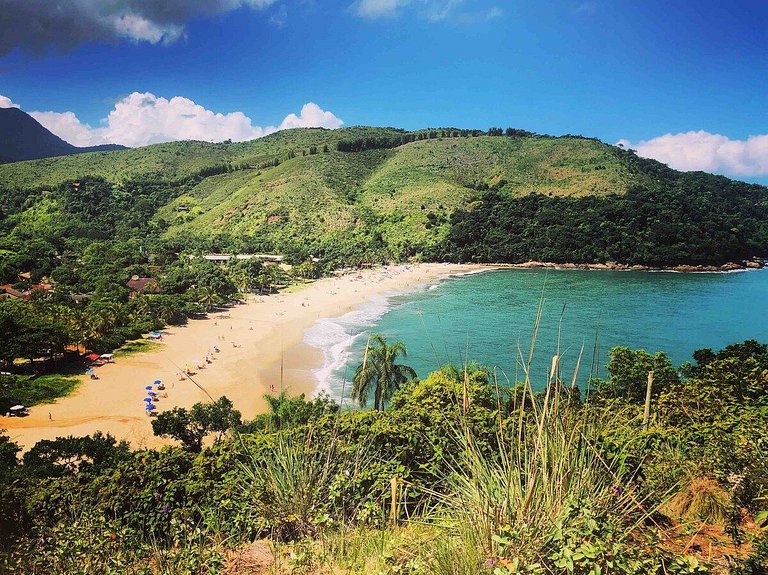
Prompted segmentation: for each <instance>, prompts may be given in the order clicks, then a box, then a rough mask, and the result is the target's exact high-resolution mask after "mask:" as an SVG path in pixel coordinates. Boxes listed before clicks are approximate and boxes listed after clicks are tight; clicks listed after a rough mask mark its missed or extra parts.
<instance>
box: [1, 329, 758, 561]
mask: <svg viewBox="0 0 768 575" xmlns="http://www.w3.org/2000/svg"><path fill="white" fill-rule="evenodd" d="M694 360H695V361H694V363H692V364H687V365H685V366H683V367H682V368H680V369H675V368H674V367H672V366H671V365H670V364H669V362H668V360H667V359H666V356H665V355H664V354H656V355H649V354H647V353H645V352H643V351H634V350H627V349H622V348H620V349H616V350H614V351H613V353H612V357H611V363H610V364H609V367H610V369H609V378H608V379H607V380H605V381H601V382H594V384H595V385H594V386H593V388H592V389H591V392H590V393H589V394H588V395H587V394H583V395H584V399H581V398H580V395H581V394H579V393H578V391H577V390H575V389H571V388H569V387H567V386H566V385H564V384H563V383H562V382H561V381H560V380H559V378H558V377H557V375H556V374H553V375H552V377H551V378H550V381H549V382H548V383H547V385H546V387H545V388H544V391H542V392H538V393H535V392H534V391H533V389H532V387H531V385H530V382H521V384H520V385H518V386H517V387H514V388H512V389H503V388H500V387H498V386H497V385H496V382H495V381H493V379H492V377H491V375H490V372H489V371H487V370H484V369H482V368H479V367H471V366H468V367H467V368H464V369H456V368H452V367H447V368H444V369H442V370H440V371H438V372H435V373H433V374H431V375H430V376H429V377H427V378H426V379H424V380H422V381H417V380H413V381H411V382H408V383H406V384H404V385H403V386H402V387H401V389H400V390H399V391H397V392H396V393H395V394H394V395H393V397H392V400H391V404H390V406H389V409H387V410H385V411H378V410H362V411H352V410H339V409H338V407H337V406H335V405H334V404H333V402H331V401H330V400H328V399H327V398H319V399H317V400H313V401H307V400H304V399H303V398H297V399H289V398H287V397H285V396H281V397H280V398H274V401H273V402H272V407H273V413H272V414H266V415H263V416H259V417H258V418H257V419H256V420H254V421H253V422H247V423H245V424H239V417H237V414H235V413H234V412H232V406H231V404H229V403H228V402H227V401H226V400H220V401H219V402H217V406H218V407H216V408H215V409H212V410H208V409H207V408H205V409H204V408H203V407H202V406H200V407H197V408H195V409H193V410H192V411H193V412H194V411H195V410H197V411H199V413H198V415H199V417H198V416H194V417H191V419H185V418H184V417H180V418H179V419H178V421H177V422H176V426H177V427H174V429H176V430H177V431H179V430H180V429H181V427H183V426H184V425H186V424H189V425H192V426H195V425H198V423H199V422H198V423H196V421H198V420H200V421H203V420H205V421H208V422H209V423H211V424H212V425H213V426H212V427H210V429H211V430H214V431H217V432H218V431H220V429H221V427H219V424H220V423H225V425H224V426H225V427H230V431H229V434H228V436H227V437H219V438H218V439H216V440H215V441H214V443H213V444H212V445H210V444H209V445H210V446H209V447H206V448H203V449H202V450H201V451H199V452H198V443H197V440H195V441H191V442H187V441H184V443H183V445H182V447H168V448H164V449H161V450H140V451H135V452H134V451H130V450H129V449H128V447H127V446H126V445H124V444H119V443H117V442H116V441H115V440H114V438H111V437H109V436H101V435H97V436H93V437H91V438H68V439H59V440H57V441H54V442H41V444H38V445H37V446H36V447H35V448H33V449H32V450H30V451H29V452H27V453H26V454H24V457H23V463H21V462H20V461H19V460H18V453H17V448H16V447H15V446H14V444H13V443H12V442H10V441H8V440H7V438H5V439H3V440H2V442H0V465H2V468H1V469H0V474H1V476H2V483H1V484H0V485H1V487H0V507H1V509H0V510H1V511H2V513H0V518H1V519H0V521H2V522H3V523H2V525H0V534H2V536H3V540H2V547H3V549H4V550H5V554H4V555H3V569H5V570H6V571H7V572H14V573H46V574H48V573H52V574H56V573H61V574H64V573H105V574H106V573H142V574H149V573H190V574H191V573H194V574H198V573H224V572H226V573H230V574H231V573H248V572H252V571H247V570H245V568H244V567H243V568H242V570H240V571H238V567H237V565H238V563H237V562H236V561H234V559H233V558H232V557H233V555H232V551H231V550H232V549H235V548H239V547H240V546H242V545H248V544H249V542H251V541H254V540H255V539H257V538H263V537H266V538H268V539H269V541H271V543H270V545H271V547H268V555H269V564H270V565H269V566H268V567H266V568H265V569H266V570H265V571H262V572H268V573H275V574H277V573H280V574H282V573H289V572H291V573H318V574H319V573H370V572H381V573H389V574H400V573H410V574H413V575H419V574H424V575H426V574H433V573H437V574H466V575H470V574H472V575H476V574H483V573H485V574H488V575H510V574H513V573H529V574H540V575H550V574H556V575H569V574H598V573H606V574H607V573H614V574H637V575H640V574H663V573H675V574H683V573H727V572H730V573H733V574H736V575H747V574H751V575H758V574H761V573H765V572H766V571H765V570H766V568H768V565H767V564H766V552H765V550H766V548H768V543H767V541H768V536H767V535H766V534H765V533H762V534H761V523H762V521H763V519H762V518H763V517H764V514H763V515H761V511H763V510H765V509H766V507H768V502H767V501H766V496H767V495H768V467H767V466H768V458H766V451H767V450H768V445H766V436H765V429H766V426H767V425H768V346H765V345H761V344H758V343H756V342H752V341H750V342H744V343H742V344H737V345H733V346H729V347H727V348H725V349H723V350H721V351H717V352H714V351H712V350H701V351H699V352H697V353H696V354H695V356H694ZM649 366H653V368H654V369H655V370H657V371H658V372H659V373H663V372H664V370H667V369H668V370H671V371H670V372H669V373H670V374H674V375H675V376H676V377H674V378H665V379H663V380H660V382H659V386H658V388H656V389H655V390H654V391H653V393H652V394H651V398H652V402H651V405H652V409H651V415H650V417H649V418H647V419H646V418H644V416H643V405H642V404H643V402H644V398H643V399H641V400H639V401H638V399H637V394H636V393H635V392H634V389H635V388H636V387H637V385H638V384H639V382H640V381H641V380H642V379H643V378H644V376H645V375H647V373H646V370H647V369H648V367H649ZM278 414H279V415H278ZM179 415H185V416H191V412H187V413H186V414H179ZM209 416H213V419H210V418H209ZM206 418H209V419H206ZM156 431H157V432H167V431H168V428H164V429H163V430H156ZM178 437H179V439H182V440H184V437H185V436H184V435H183V433H179V435H178ZM395 524H397V526H395ZM261 545H262V548H263V545H264V544H261ZM248 549H251V548H250V547H249V548H248ZM269 549H271V550H269ZM225 569H227V571H225Z"/></svg>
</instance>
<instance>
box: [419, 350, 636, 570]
mask: <svg viewBox="0 0 768 575" xmlns="http://www.w3.org/2000/svg"><path fill="white" fill-rule="evenodd" d="M526 372H527V370H526ZM557 372H558V361H557V356H556V357H555V359H554V360H553V365H552V370H551V377H550V381H549V385H548V386H547V389H546V391H545V392H544V394H540V395H536V394H534V392H533V390H532V387H531V385H530V382H529V381H528V380H526V383H525V386H524V396H523V397H522V400H521V401H519V402H517V404H516V405H515V407H514V410H513V412H512V414H511V417H509V418H508V419H507V421H506V422H504V423H505V425H500V426H499V429H498V441H497V446H496V447H495V448H492V449H489V448H487V447H486V446H483V445H481V444H480V443H479V442H477V441H476V440H475V438H474V437H473V435H472V433H471V432H470V431H469V429H468V428H461V429H455V430H454V433H455V434H456V436H457V441H458V442H459V445H460V450H459V455H458V456H457V457H455V458H453V459H452V460H449V461H446V467H447V468H448V469H449V470H450V476H449V478H448V482H447V489H446V490H445V492H443V493H435V494H434V496H435V501H436V504H435V505H434V507H433V509H432V511H431V513H430V515H429V517H428V519H429V521H431V522H432V523H434V524H437V525H439V526H441V527H442V528H444V529H446V533H448V534H449V538H448V539H446V540H444V541H443V542H442V543H441V545H438V546H437V547H436V553H435V555H434V559H435V561H436V569H437V571H436V572H439V573H451V574H454V575H456V574H465V573H466V574H469V573H481V572H483V571H484V570H488V572H490V566H492V565H493V564H494V563H495V562H498V561H502V562H504V564H505V565H507V564H510V565H511V564H512V563H511V562H515V564H520V565H546V564H549V565H553V564H554V563H556V562H557V559H555V558H556V557H557V556H558V553H559V552H561V551H562V550H563V549H564V548H565V547H566V546H567V543H566V539H568V538H569V537H572V536H573V537H572V538H573V539H575V540H577V539H579V538H581V539H582V540H584V541H586V540H589V539H590V538H593V537H605V538H607V539H611V540H613V539H614V538H615V536H616V534H617V533H619V532H620V533H621V535H619V536H618V539H623V538H626V537H629V536H631V535H632V532H633V529H634V527H636V526H637V525H638V524H639V521H641V520H642V519H644V518H646V517H648V511H647V510H646V509H644V507H643V504H642V502H641V501H639V500H638V499H637V496H636V494H635V493H634V492H633V490H632V489H631V488H629V487H628V486H627V484H626V482H625V481H624V478H625V477H627V476H628V475H627V474H628V473H630V472H631V470H629V469H627V468H626V457H625V454H623V453H621V452H619V453H614V454H612V455H611V456H606V455H605V454H603V453H602V452H601V450H600V442H601V437H602V432H603V430H604V429H605V428H606V425H607V422H605V421H595V420H592V419H590V417H589V412H588V411H587V410H583V409H580V408H579V407H577V406H574V405H573V404H572V403H571V402H570V401H568V398H569V396H570V393H569V390H568V389H567V388H566V387H565V386H563V384H562V382H561V381H560V379H559V377H558V375H557ZM602 543H605V541H603V542H602ZM597 554H599V551H598V552H597ZM595 559H596V560H599V559H598V558H597V557H596V558H595ZM566 562H567V560H566ZM441 566H442V567H441ZM510 572H514V571H510ZM554 572H557V571H554ZM617 572H618V571H617Z"/></svg>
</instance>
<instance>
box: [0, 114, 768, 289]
mask: <svg viewBox="0 0 768 575" xmlns="http://www.w3.org/2000/svg"><path fill="white" fill-rule="evenodd" d="M0 190H2V194H1V195H0V275H2V276H3V277H4V278H6V279H7V278H9V277H12V276H13V275H14V274H15V273H17V272H18V271H28V270H29V268H34V270H36V273H37V274H51V273H52V272H54V271H55V269H56V268H60V267H62V265H64V264H63V263H62V262H63V261H64V260H62V255H63V254H64V253H70V254H82V253H83V250H85V249H86V248H87V247H88V246H89V245H91V244H92V243H94V242H111V243H114V242H122V243H125V242H132V244H131V245H132V246H133V247H132V248H130V251H131V253H132V254H133V255H132V256H130V257H129V254H127V253H126V257H129V259H131V258H132V260H131V261H132V262H133V263H136V264H143V263H147V261H148V258H149V257H150V255H158V254H173V253H182V252H191V251H196V250H217V251H233V252H240V253H243V252H248V251H256V252H267V251H269V252H279V253H283V254H285V255H286V256H287V258H288V261H293V262H301V261H306V260H307V259H308V258H309V257H310V256H315V257H317V258H320V260H321V262H322V263H323V264H324V265H326V266H328V267H331V266H335V265H339V264H356V263H360V262H361V261H383V260H390V261H391V260H400V261H403V260H407V259H409V258H417V259H425V260H448V261H485V262H522V261H527V260H542V261H554V262H574V263H597V262H605V261H618V262H621V263H627V264H642V265H649V266H669V265H676V264H722V263H724V262H727V261H735V260H744V259H748V258H752V257H763V256H766V255H768V188H766V187H764V186H759V185H754V184H746V183H742V182H736V181H733V180H729V179H728V178H724V177H721V176H713V175H710V174H705V173H701V172H690V173H681V172H677V171H675V170H672V169H670V168H668V167H666V166H665V165H663V164H660V163H659V162H656V161H653V160H646V159H642V158H639V157H638V156H637V155H636V154H635V153H634V152H633V151H631V150H624V149H622V148H620V147H616V146H611V145H607V144H605V143H602V142H600V141H598V140H596V139H589V138H583V137H580V136H561V137H551V136H541V135H535V134H531V133H529V132H525V131H523V130H515V129H507V130H506V131H503V130H501V129H498V128H493V129H491V130H489V131H488V132H483V131H479V130H459V129H454V128H438V129H431V130H422V131H417V132H406V131H403V130H398V129H394V128H369V127H353V128H345V129H339V130H324V129H319V128H318V129H295V130H286V131H282V132H278V133H275V134H272V135H270V136H268V137H265V138H262V139H259V140H253V141H251V142H242V143H230V142H222V143H218V144H212V143H205V142H172V143H166V144H158V145H153V146H147V147H143V148H136V149H130V150H122V151H113V152H96V153H90V154H81V155H76V156H67V157H62V158H46V159H42V160H35V161H27V162H17V163H12V164H6V165H2V166H0ZM139 246H141V251H140V250H139ZM41 254H44V255H45V257H42V256H41ZM59 271H60V273H61V274H63V273H64V272H61V270H59ZM70 271H71V270H69V271H67V273H69V272H70ZM55 275H56V274H55V273H54V276H55ZM0 279H2V278H0Z"/></svg>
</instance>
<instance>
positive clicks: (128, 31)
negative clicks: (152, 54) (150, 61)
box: [112, 14, 184, 44]
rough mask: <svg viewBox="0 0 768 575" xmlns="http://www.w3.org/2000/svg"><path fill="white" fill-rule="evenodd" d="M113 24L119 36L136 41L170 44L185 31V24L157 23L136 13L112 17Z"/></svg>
mask: <svg viewBox="0 0 768 575" xmlns="http://www.w3.org/2000/svg"><path fill="white" fill-rule="evenodd" d="M112 22H113V24H112V25H113V26H114V28H115V32H116V33H117V35H118V36H123V37H125V38H129V39H130V40H133V41H134V42H149V43H150V44H157V43H158V42H161V41H162V42H165V43H166V44H170V43H172V42H175V41H176V40H178V39H179V38H180V37H181V36H182V34H183V33H184V26H181V25H178V24H164V25H161V24H157V23H155V22H152V21H151V20H147V19H146V18H142V17H141V16H136V15H135V14H122V15H120V16H113V17H112Z"/></svg>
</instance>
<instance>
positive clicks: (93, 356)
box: [85, 353, 101, 361]
mask: <svg viewBox="0 0 768 575" xmlns="http://www.w3.org/2000/svg"><path fill="white" fill-rule="evenodd" d="M85 357H87V358H88V359H90V360H91V361H96V360H97V359H99V358H100V357H101V356H100V355H99V354H98V353H89V354H88V355H86V356H85Z"/></svg>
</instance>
